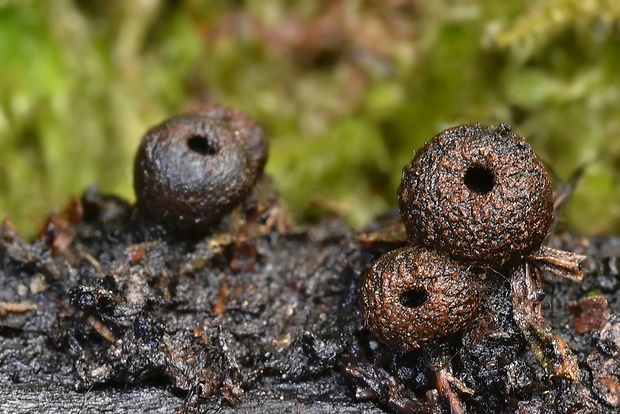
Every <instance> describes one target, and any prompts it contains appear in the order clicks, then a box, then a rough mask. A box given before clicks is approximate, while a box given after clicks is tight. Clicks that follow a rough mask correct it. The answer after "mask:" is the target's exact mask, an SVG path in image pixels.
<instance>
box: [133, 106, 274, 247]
mask: <svg viewBox="0 0 620 414" xmlns="http://www.w3.org/2000/svg"><path fill="white" fill-rule="evenodd" d="M267 151H268V143H267V139H266V138H265V136H264V134H263V132H262V130H261V129H260V128H259V127H258V125H257V124H256V123H255V122H254V121H253V120H252V119H250V118H249V117H248V116H247V115H245V114H243V113H241V112H239V111H237V110H234V109H228V108H222V107H218V106H212V107H208V108H207V109H206V110H203V111H201V112H199V113H196V114H189V115H182V116H178V117H174V118H171V119H169V120H167V121H165V122H164V123H162V124H160V125H158V126H156V127H154V128H152V129H151V130H150V131H148V133H147V134H146V135H145V136H144V138H143V139H142V142H141V144H140V147H139V149H138V152H137V154H136V158H135V163H134V189H135V192H136V198H137V202H136V203H137V208H138V211H139V212H140V214H142V215H143V216H145V217H147V218H149V219H151V220H153V221H156V222H158V223H160V224H162V225H163V226H164V227H165V228H166V229H167V230H168V231H169V232H171V233H177V234H184V235H188V236H191V235H202V234H204V233H206V232H207V231H208V229H209V227H210V226H211V225H212V223H214V222H216V221H218V220H219V219H221V218H222V217H223V216H224V215H225V214H226V213H228V212H230V211H231V210H232V209H233V208H234V207H235V206H237V205H238V204H239V203H240V202H241V201H243V200H244V199H245V198H246V196H247V195H248V193H249V192H250V190H251V189H252V187H253V185H254V184H255V183H256V181H257V180H258V179H259V178H260V177H261V175H262V172H263V168H264V165H265V162H266V160H267Z"/></svg>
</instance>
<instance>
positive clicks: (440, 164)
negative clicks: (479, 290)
mask: <svg viewBox="0 0 620 414" xmlns="http://www.w3.org/2000/svg"><path fill="white" fill-rule="evenodd" d="M398 201H399V205H400V211H401V214H402V216H403V220H404V222H405V227H406V229H407V235H408V237H409V239H410V241H411V242H413V243H416V244H422V245H424V246H427V247H429V248H431V249H438V250H440V251H442V252H445V253H447V254H449V255H450V256H451V257H453V258H455V259H458V260H463V261H466V262H470V263H474V264H478V265H483V266H491V267H498V266H501V265H502V264H504V263H505V262H511V261H516V260H520V259H522V258H523V257H525V256H526V255H528V254H529V253H532V252H533V251H534V250H536V249H537V248H538V247H540V245H541V243H542V242H543V239H544V238H545V236H546V235H547V232H548V231H549V228H550V226H551V222H552V215H553V188H552V185H551V182H550V181H549V178H548V177H547V173H546V171H545V168H544V166H543V164H542V163H541V162H540V160H539V159H538V157H537V156H536V154H534V152H533V151H532V149H531V147H530V146H529V145H528V144H527V143H526V142H525V140H524V139H523V138H521V137H519V136H518V135H516V134H514V133H512V132H511V130H510V126H509V125H507V124H501V125H499V126H498V127H492V126H486V125H480V124H473V125H461V126H458V127H455V128H451V129H448V130H445V131H443V132H441V133H439V134H438V135H436V136H435V137H434V138H433V139H432V140H431V141H429V142H427V143H426V144H425V145H424V146H423V147H422V148H421V149H420V150H419V151H418V152H417V153H416V155H415V157H414V158H413V160H412V161H411V163H410V164H409V165H407V166H406V167H405V168H404V170H403V176H402V182H401V185H400V188H399V189H398Z"/></svg>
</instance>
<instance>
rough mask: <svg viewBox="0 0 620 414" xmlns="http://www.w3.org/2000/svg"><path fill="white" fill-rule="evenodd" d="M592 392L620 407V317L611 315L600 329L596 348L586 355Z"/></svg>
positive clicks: (613, 405) (610, 403)
mask: <svg viewBox="0 0 620 414" xmlns="http://www.w3.org/2000/svg"><path fill="white" fill-rule="evenodd" d="M587 363H588V366H589V367H590V369H591V370H592V388H593V390H594V393H595V394H596V395H597V396H598V397H599V398H601V399H603V400H604V401H605V402H606V403H607V404H609V405H611V406H612V407H614V408H620V317H619V316H618V315H614V316H612V317H611V318H610V319H609V321H608V322H607V324H605V327H604V328H603V329H602V330H601V336H600V339H599V342H598V344H597V346H596V348H595V349H594V350H593V351H592V353H590V355H588V359H587Z"/></svg>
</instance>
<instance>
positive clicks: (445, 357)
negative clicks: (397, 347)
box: [423, 342, 474, 414]
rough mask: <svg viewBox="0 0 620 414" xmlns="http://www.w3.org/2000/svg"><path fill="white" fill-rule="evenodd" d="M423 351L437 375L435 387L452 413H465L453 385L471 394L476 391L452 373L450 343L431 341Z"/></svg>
mask: <svg viewBox="0 0 620 414" xmlns="http://www.w3.org/2000/svg"><path fill="white" fill-rule="evenodd" d="M423 352H424V355H425V358H426V359H427V361H428V362H429V366H430V369H431V371H432V372H433V374H434V376H435V388H436V389H437V391H438V392H439V396H440V397H441V398H443V399H444V400H445V401H446V402H447V403H448V406H449V407H450V412H451V413H452V414H463V413H464V410H463V403H462V402H461V399H460V398H459V396H458V395H457V394H456V393H455V392H454V389H453V388H452V387H453V386H455V387H456V388H457V389H459V390H460V391H461V392H464V393H467V394H470V395H472V394H473V393H474V390H472V389H471V388H469V387H467V386H466V385H465V384H463V383H462V382H461V381H459V380H458V379H456V378H455V377H454V376H453V375H452V369H451V358H450V356H451V354H452V352H451V349H450V347H449V345H448V344H446V343H439V342H434V343H430V344H428V346H427V347H425V348H424V349H423Z"/></svg>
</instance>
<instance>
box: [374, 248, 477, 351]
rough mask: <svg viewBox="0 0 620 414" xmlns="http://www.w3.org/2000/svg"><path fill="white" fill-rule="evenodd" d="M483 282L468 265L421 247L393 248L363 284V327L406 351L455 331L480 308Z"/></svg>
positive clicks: (378, 261)
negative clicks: (468, 268) (469, 269)
mask: <svg viewBox="0 0 620 414" xmlns="http://www.w3.org/2000/svg"><path fill="white" fill-rule="evenodd" d="M481 289H483V287H482V285H481V284H480V283H479V282H478V281H477V278H476V276H475V275H474V274H472V273H471V272H469V271H468V270H467V268H466V267H465V266H464V265H462V264H460V263H458V262H456V261H454V260H452V259H450V258H449V257H448V256H447V255H445V254H442V253H440V252H437V251H433V250H428V249H426V248H424V247H417V246H407V247H403V248H400V249H397V250H392V251H391V252H388V253H386V254H385V255H383V256H381V257H380V258H379V259H378V260H377V261H375V263H374V264H373V266H372V268H371V270H370V272H369V273H368V275H367V276H366V280H365V282H364V285H363V286H362V306H363V309H364V320H365V323H366V326H367V327H368V328H369V329H370V330H371V331H372V332H373V333H374V334H375V336H376V337H377V339H379V340H380V341H381V342H383V343H384V344H386V345H388V346H391V347H395V348H400V349H401V350H403V351H405V352H406V351H409V350H411V349H413V348H418V347H419V346H420V344H421V343H424V342H427V341H430V340H434V339H439V338H442V337H446V336H448V335H451V334H454V333H456V332H457V331H459V330H460V329H461V328H463V327H464V326H465V325H467V324H468V323H469V322H470V321H471V320H472V318H474V317H475V316H476V315H477V314H478V312H479V310H480V307H481V306H480V290H481Z"/></svg>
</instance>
